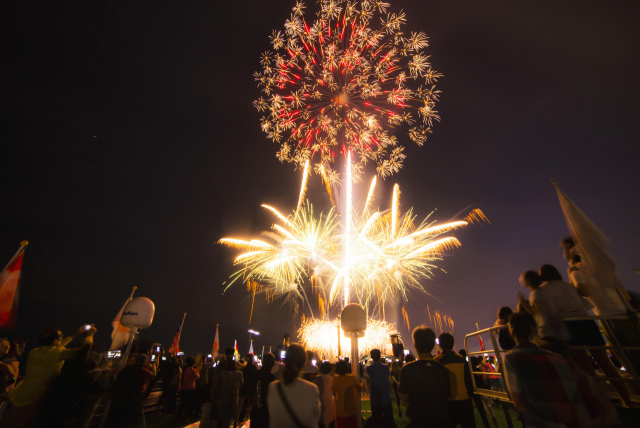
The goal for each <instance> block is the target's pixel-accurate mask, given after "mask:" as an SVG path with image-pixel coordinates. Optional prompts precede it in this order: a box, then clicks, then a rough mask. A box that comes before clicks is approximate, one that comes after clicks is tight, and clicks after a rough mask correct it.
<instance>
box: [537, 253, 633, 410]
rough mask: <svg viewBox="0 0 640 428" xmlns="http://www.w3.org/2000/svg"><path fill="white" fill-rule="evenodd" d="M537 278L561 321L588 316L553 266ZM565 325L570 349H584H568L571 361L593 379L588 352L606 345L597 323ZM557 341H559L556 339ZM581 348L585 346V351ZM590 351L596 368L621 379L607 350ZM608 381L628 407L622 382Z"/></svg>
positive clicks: (608, 375)
mask: <svg viewBox="0 0 640 428" xmlns="http://www.w3.org/2000/svg"><path fill="white" fill-rule="evenodd" d="M540 279H541V280H542V281H544V283H543V284H542V286H541V288H543V289H545V290H549V292H550V294H551V296H552V298H553V300H554V301H555V302H556V304H557V305H558V306H559V308H560V315H561V316H562V318H570V317H584V316H588V315H589V314H588V313H587V308H586V307H585V305H584V303H583V300H584V299H583V298H581V297H580V295H579V294H578V291H577V290H576V288H575V287H573V286H572V285H571V284H569V283H566V282H564V281H563V280H562V275H560V272H558V270H557V269H556V268H555V267H553V266H551V265H542V266H541V267H540ZM566 325H567V328H568V329H569V334H570V336H571V338H570V339H569V346H579V347H583V348H582V349H572V350H571V355H572V357H573V359H574V361H575V362H576V363H577V364H578V366H579V367H580V368H581V369H582V370H584V371H585V372H587V373H588V374H590V375H591V376H592V377H595V376H596V373H595V370H594V368H593V365H592V364H591V359H590V358H589V355H588V354H587V349H589V347H590V346H592V347H599V346H604V345H605V341H604V338H603V337H602V334H601V333H600V328H599V327H598V324H596V322H595V321H593V320H579V321H567V322H566ZM550 336H552V335H550ZM556 337H557V336H556ZM558 339H562V338H561V337H558ZM584 347H586V349H585V348H584ZM589 352H590V353H591V356H592V357H593V359H594V360H595V362H596V363H597V364H598V367H599V368H600V369H601V370H602V371H603V372H604V374H605V375H606V376H607V377H609V378H612V379H615V378H620V373H619V372H618V370H617V369H616V367H615V366H614V365H613V363H612V362H611V359H610V358H609V355H608V353H607V351H606V349H596V348H591V349H589ZM610 382H611V386H613V388H614V389H615V390H616V391H617V392H618V394H620V397H622V400H623V401H624V403H625V404H626V405H628V406H629V405H631V401H630V398H629V391H628V390H627V386H626V385H625V383H624V382H623V381H621V380H610Z"/></svg>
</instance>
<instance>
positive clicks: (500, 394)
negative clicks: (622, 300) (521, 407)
mask: <svg viewBox="0 0 640 428" xmlns="http://www.w3.org/2000/svg"><path fill="white" fill-rule="evenodd" d="M583 320H593V321H596V322H599V323H600V327H601V333H602V334H603V335H604V337H605V339H606V341H607V344H606V345H604V346H589V347H582V346H570V347H569V348H570V349H585V348H587V349H608V350H611V351H612V352H613V354H614V355H615V356H616V358H617V359H618V361H620V363H621V364H622V366H623V367H624V368H625V370H626V373H627V375H626V376H624V375H623V376H622V377H620V378H615V379H612V378H608V377H606V376H604V375H600V374H598V378H599V379H601V380H607V381H610V380H623V381H626V382H637V381H638V380H639V379H640V377H639V376H638V373H637V372H636V370H635V368H634V367H633V365H632V364H631V362H630V360H629V355H628V354H627V352H626V351H640V347H637V346H623V345H621V344H620V341H619V339H618V338H617V337H616V335H615V331H614V330H615V328H614V326H613V323H615V321H617V320H626V321H631V322H635V323H637V322H639V321H638V319H637V317H630V316H627V315H615V316H607V317H604V316H584V317H575V318H565V319H564V321H583ZM503 328H508V326H506V325H502V326H498V327H491V328H485V329H483V330H478V331H474V332H473V333H469V334H467V335H466V336H465V338H464V349H465V351H466V352H467V356H468V357H469V358H468V362H467V364H469V371H470V372H471V373H472V375H483V376H487V375H489V373H487V372H474V371H473V366H472V364H471V357H472V356H476V355H480V356H482V357H483V360H484V355H495V359H496V361H497V363H498V367H503V365H502V356H503V354H505V353H506V352H508V351H505V350H503V349H500V347H499V346H498V339H497V337H496V333H497V332H498V331H500V330H501V329H503ZM483 334H484V335H485V338H486V335H487V334H488V335H489V338H490V343H491V346H492V347H493V349H485V350H484V351H473V352H472V351H470V350H469V339H473V338H475V337H481V336H482V335H483ZM483 343H485V341H484V340H483ZM490 375H491V376H499V377H500V378H501V379H503V378H504V373H503V372H502V370H500V371H498V372H496V373H490ZM471 377H472V382H473V390H474V392H475V393H476V394H478V395H485V396H489V397H491V398H494V399H496V400H498V402H499V404H500V405H501V406H502V408H503V410H504V412H505V418H506V420H507V424H508V425H509V428H512V427H513V422H512V421H511V416H510V414H509V410H508V409H509V408H513V403H512V401H511V398H510V397H509V394H508V392H506V382H503V384H504V385H505V391H495V390H490V389H485V388H480V387H478V385H477V384H476V378H475V376H471ZM605 393H606V394H607V396H608V397H609V398H611V399H617V400H620V401H622V399H621V397H620V395H619V394H618V393H617V392H616V391H615V390H612V391H605ZM630 398H631V401H634V402H640V395H635V394H631V395H630Z"/></svg>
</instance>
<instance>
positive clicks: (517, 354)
mask: <svg viewBox="0 0 640 428" xmlns="http://www.w3.org/2000/svg"><path fill="white" fill-rule="evenodd" d="M509 331H510V332H511V335H512V336H513V338H514V339H515V341H516V347H515V348H513V349H512V350H511V351H509V352H507V354H506V355H505V357H504V367H505V375H506V378H507V379H506V380H507V387H508V389H509V394H511V399H512V400H513V404H515V406H516V409H518V411H519V412H520V413H521V414H522V417H523V418H524V422H525V424H526V425H527V427H533V428H535V427H539V428H564V427H571V428H573V427H575V428H591V427H593V426H594V425H593V422H592V421H591V419H590V418H589V412H588V411H587V409H586V407H585V404H584V401H583V400H582V397H581V396H580V393H579V391H578V386H577V383H576V381H575V378H574V377H573V374H572V373H571V369H570V368H569V365H568V364H567V362H566V361H565V360H564V358H562V357H561V356H559V355H556V354H554V353H551V352H548V351H545V350H544V349H542V348H539V347H538V346H536V345H535V344H533V343H531V341H529V335H530V334H531V325H530V324H529V321H528V320H527V319H526V318H525V317H524V316H523V315H521V314H518V313H515V314H513V315H511V318H510V319H509Z"/></svg>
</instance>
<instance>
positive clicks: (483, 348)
mask: <svg viewBox="0 0 640 428" xmlns="http://www.w3.org/2000/svg"><path fill="white" fill-rule="evenodd" d="M476 329H478V331H480V327H478V323H476ZM478 340H479V341H480V350H481V351H484V350H485V347H484V343H483V342H482V336H480V335H478Z"/></svg>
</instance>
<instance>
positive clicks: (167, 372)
mask: <svg viewBox="0 0 640 428" xmlns="http://www.w3.org/2000/svg"><path fill="white" fill-rule="evenodd" d="M181 379H182V369H181V368H180V366H179V365H178V357H176V356H172V357H171V359H170V360H169V362H168V363H167V364H166V365H165V366H164V368H163V370H162V396H161V397H160V402H159V403H158V410H157V413H158V414H159V415H160V416H164V415H166V414H167V413H174V412H175V411H176V407H177V406H176V405H177V402H176V399H177V396H178V389H179V385H180V380H181ZM161 409H162V411H161Z"/></svg>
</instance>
